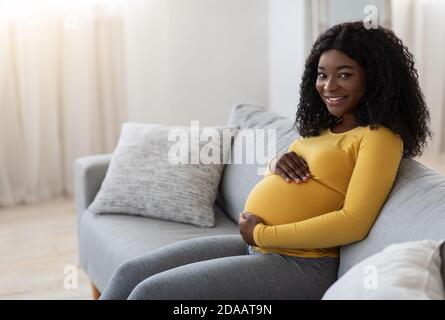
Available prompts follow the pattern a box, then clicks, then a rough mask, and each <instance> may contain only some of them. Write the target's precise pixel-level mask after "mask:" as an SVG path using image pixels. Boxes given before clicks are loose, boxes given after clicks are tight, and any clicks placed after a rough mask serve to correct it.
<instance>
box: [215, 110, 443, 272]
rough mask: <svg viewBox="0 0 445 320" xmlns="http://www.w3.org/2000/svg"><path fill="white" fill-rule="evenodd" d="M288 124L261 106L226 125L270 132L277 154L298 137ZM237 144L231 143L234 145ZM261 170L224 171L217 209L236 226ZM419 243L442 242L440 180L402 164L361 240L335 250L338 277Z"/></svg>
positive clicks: (235, 167)
mask: <svg viewBox="0 0 445 320" xmlns="http://www.w3.org/2000/svg"><path fill="white" fill-rule="evenodd" d="M293 121H294V120H293V119H289V118H285V117H282V116H279V115H277V114H276V113H274V112H272V111H270V110H266V109H264V108H263V107H259V106H254V105H249V104H239V105H236V106H234V108H233V109H232V112H231V115H230V117H229V122H228V124H229V125H236V126H238V127H239V128H240V129H241V130H243V129H255V128H258V129H259V128H266V129H267V128H270V129H276V134H277V150H276V151H277V153H281V152H283V151H286V150H287V148H288V147H289V145H290V144H291V143H292V142H293V141H294V140H295V139H297V138H298V137H299V136H298V134H297V132H296V131H295V130H294V129H293V127H292V125H293ZM239 143H242V141H240V139H235V141H234V146H235V147H236V146H237V144H239ZM262 166H264V165H260V164H227V165H226V166H225V169H224V172H223V176H222V180H221V184H220V189H219V194H218V198H217V204H218V206H219V207H220V208H221V209H222V210H223V211H224V212H225V213H226V214H228V215H229V216H230V217H231V218H232V219H233V220H234V221H236V222H237V221H238V215H239V213H240V212H242V211H243V209H244V202H245V200H246V198H247V196H248V194H249V192H250V190H251V189H252V188H253V187H254V185H255V184H256V183H258V182H259V181H260V180H261V179H262V176H261V175H258V172H257V169H258V168H259V167H262ZM376 179H378V177H376ZM423 239H434V240H441V239H445V177H444V176H442V175H440V174H438V173H436V172H434V171H433V170H431V169H429V168H427V167H425V166H424V165H422V164H420V163H419V162H417V161H415V160H412V159H402V161H401V163H400V167H399V170H398V173H397V178H396V181H395V184H394V186H393V188H392V191H391V193H390V195H389V196H388V198H387V200H386V202H385V204H384V206H383V208H382V210H381V212H380V214H379V217H378V218H377V220H376V222H375V224H374V226H373V228H372V229H371V230H370V232H369V234H368V236H367V238H366V239H364V240H362V241H359V242H356V243H353V244H350V245H347V246H342V247H341V250H340V267H339V276H341V275H342V274H344V273H345V272H346V271H347V270H349V269H350V268H351V267H352V266H354V265H355V264H357V263H359V262H360V261H362V260H363V259H365V258H367V257H369V256H371V255H372V254H374V253H376V252H378V251H380V250H382V249H383V248H385V247H386V246H388V245H390V244H393V243H399V242H407V241H415V240H423Z"/></svg>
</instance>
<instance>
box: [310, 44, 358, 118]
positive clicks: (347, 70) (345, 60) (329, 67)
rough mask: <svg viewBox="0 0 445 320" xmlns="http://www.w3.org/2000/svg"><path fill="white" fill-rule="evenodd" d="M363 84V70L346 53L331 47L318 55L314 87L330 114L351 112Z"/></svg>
mask: <svg viewBox="0 0 445 320" xmlns="http://www.w3.org/2000/svg"><path fill="white" fill-rule="evenodd" d="M365 86H366V74H365V70H364V69H363V67H362V66H360V65H359V64H358V63H357V62H355V61H354V60H352V59H351V58H349V57H348V56H347V55H345V54H344V53H342V52H340V51H338V50H335V49H331V50H328V51H325V52H323V54H322V55H321V56H320V59H319V61H318V76H317V82H316V88H317V91H318V93H319V94H320V97H321V99H322V100H323V102H324V103H325V104H326V107H327V108H328V111H329V113H330V114H332V115H334V116H343V115H345V114H353V112H354V110H355V109H356V108H357V106H358V102H359V100H360V98H361V97H362V96H363V94H364V92H365Z"/></svg>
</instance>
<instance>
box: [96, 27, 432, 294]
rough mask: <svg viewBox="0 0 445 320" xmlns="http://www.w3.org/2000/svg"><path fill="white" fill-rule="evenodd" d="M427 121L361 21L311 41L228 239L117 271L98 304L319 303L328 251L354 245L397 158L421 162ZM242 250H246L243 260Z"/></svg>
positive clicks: (191, 245) (332, 274)
mask: <svg viewBox="0 0 445 320" xmlns="http://www.w3.org/2000/svg"><path fill="white" fill-rule="evenodd" d="M428 121H429V113H428V109H427V107H426V105H425V102H424V100H423V96H422V93H421V90H420V88H419V84H418V81H417V71H416V69H415V68H414V63H413V58H412V55H411V54H410V53H409V52H408V50H407V48H406V47H404V46H403V44H402V42H401V41H400V40H399V39H398V38H397V37H396V36H395V35H394V34H393V32H392V31H390V30H387V29H384V28H382V27H379V28H378V29H369V30H368V29H366V28H364V26H363V24H362V22H352V23H344V24H340V25H336V26H334V27H332V28H330V29H329V30H327V31H326V32H325V33H323V34H322V35H320V36H319V38H318V39H317V41H316V42H315V44H314V46H313V48H312V51H311V53H310V55H309V57H308V59H307V61H306V65H305V71H304V74H303V78H302V83H301V90H300V103H299V105H298V110H297V113H296V121H295V127H296V129H297V131H298V132H299V134H300V138H299V139H297V140H295V141H294V142H293V143H292V144H291V145H290V146H289V148H288V150H287V152H286V153H283V154H280V155H279V156H277V157H276V158H275V159H272V160H271V161H270V162H269V164H268V167H269V170H267V172H266V173H265V176H264V178H263V179H262V180H261V181H260V182H259V183H258V184H257V185H256V186H255V187H254V188H253V189H252V191H251V192H250V194H249V196H248V198H247V200H246V203H245V210H244V212H243V213H241V214H240V221H239V227H240V233H241V237H240V236H227V235H226V236H213V237H204V238H196V239H192V240H187V241H182V242H179V243H177V244H173V245H170V246H166V247H163V248H160V249H158V250H156V251H154V252H150V253H149V254H146V255H144V256H141V257H138V258H135V259H132V260H130V261H127V262H125V263H124V264H123V265H121V266H120V267H119V268H118V269H117V270H116V272H115V273H114V275H113V276H112V278H111V280H110V282H109V283H108V285H107V287H106V289H105V291H104V293H103V295H102V296H101V298H102V299H320V298H321V297H322V296H323V294H324V292H325V291H326V290H327V289H328V288H329V286H330V285H331V284H332V283H333V282H334V281H335V280H336V279H337V268H338V257H339V246H341V245H345V244H349V243H353V242H356V241H360V240H362V239H364V238H365V237H366V236H367V234H368V232H369V230H370V229H371V227H372V225H373V224H374V221H375V219H376V218H377V216H378V214H379V212H380V210H381V208H382V206H383V204H384V202H385V200H386V197H387V196H388V194H389V192H390V191H391V188H392V186H393V183H394V180H395V177H396V174H397V169H398V166H399V163H400V160H401V158H402V157H405V158H410V157H415V156H418V155H420V154H421V152H422V149H423V147H424V146H425V145H426V141H427V138H428V137H430V136H431V132H430V129H429V128H428ZM247 249H248V250H247Z"/></svg>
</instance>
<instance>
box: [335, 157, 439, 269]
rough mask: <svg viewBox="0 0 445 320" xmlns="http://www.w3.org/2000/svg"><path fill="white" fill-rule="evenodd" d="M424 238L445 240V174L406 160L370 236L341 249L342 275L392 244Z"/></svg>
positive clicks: (401, 164)
mask: <svg viewBox="0 0 445 320" xmlns="http://www.w3.org/2000/svg"><path fill="white" fill-rule="evenodd" d="M376 178H378V177H376ZM424 239H432V240H443V239H445V176H442V175H440V174H439V173H437V172H435V171H433V170H431V169H429V168H427V167H425V166H424V165H422V164H421V163H419V162H417V161H415V160H412V159H402V161H401V163H400V166H399V171H398V172H397V177H396V181H395V183H394V186H393V188H392V190H391V193H390V194H389V196H388V198H387V199H386V202H385V204H384V206H383V208H382V210H381V211H380V214H379V216H378V218H377V220H376V222H375V223H374V226H373V227H372V229H371V230H370V232H369V234H368V236H367V237H366V239H364V240H362V241H360V242H357V243H354V244H350V245H347V246H343V247H342V248H341V250H340V267H339V271H338V275H339V276H341V275H343V274H344V273H345V272H346V271H348V270H349V269H350V268H351V267H353V266H354V265H356V264H357V263H359V262H360V261H362V260H364V259H365V258H367V257H369V256H371V255H373V254H375V253H377V252H378V251H380V250H382V249H383V248H385V247H386V246H388V245H390V244H393V243H400V242H408V241H416V240H424Z"/></svg>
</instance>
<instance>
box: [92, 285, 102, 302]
mask: <svg viewBox="0 0 445 320" xmlns="http://www.w3.org/2000/svg"><path fill="white" fill-rule="evenodd" d="M91 289H92V293H93V300H99V297H100V291H99V290H98V289H97V288H96V286H95V285H94V284H93V283H91Z"/></svg>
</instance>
